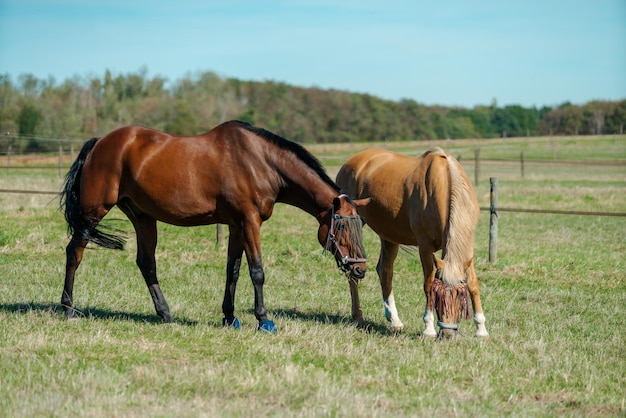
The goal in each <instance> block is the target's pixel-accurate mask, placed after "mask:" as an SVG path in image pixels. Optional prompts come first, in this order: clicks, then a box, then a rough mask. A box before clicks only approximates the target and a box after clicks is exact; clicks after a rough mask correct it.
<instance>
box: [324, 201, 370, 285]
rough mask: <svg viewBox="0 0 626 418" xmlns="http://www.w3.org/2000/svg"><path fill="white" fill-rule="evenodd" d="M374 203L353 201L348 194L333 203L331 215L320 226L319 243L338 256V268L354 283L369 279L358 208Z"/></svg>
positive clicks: (361, 222)
mask: <svg viewBox="0 0 626 418" xmlns="http://www.w3.org/2000/svg"><path fill="white" fill-rule="evenodd" d="M370 200H371V199H370V198H367V199H359V200H352V199H351V198H350V197H348V196H347V195H345V194H342V195H339V196H338V197H336V198H335V199H334V200H333V206H332V208H331V210H330V211H329V215H328V216H327V217H326V219H324V220H323V221H322V222H321V224H320V229H319V231H318V239H319V241H320V244H322V245H323V246H324V250H327V251H330V252H332V253H333V255H334V256H335V260H336V261H337V266H338V267H339V269H340V270H341V271H342V272H344V273H346V274H347V275H348V276H349V277H350V278H351V279H362V278H363V277H365V271H366V270H367V268H366V266H365V257H366V256H365V249H364V247H363V235H362V228H363V220H362V218H361V217H360V216H359V214H358V212H357V207H359V206H364V205H366V204H368V203H369V201H370Z"/></svg>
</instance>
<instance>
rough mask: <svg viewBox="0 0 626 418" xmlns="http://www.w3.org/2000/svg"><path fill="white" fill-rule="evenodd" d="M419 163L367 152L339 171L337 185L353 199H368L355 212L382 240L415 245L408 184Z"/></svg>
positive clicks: (412, 187)
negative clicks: (370, 198) (359, 214)
mask: <svg viewBox="0 0 626 418" xmlns="http://www.w3.org/2000/svg"><path fill="white" fill-rule="evenodd" d="M420 161H421V159H420V158H414V157H409V156H405V155H402V154H398V153H396V152H392V151H388V150H382V149H371V150H366V151H362V152H360V153H358V154H356V155H354V156H353V157H351V158H350V159H349V160H348V161H346V163H345V164H344V165H343V166H342V167H341V169H340V170H339V173H338V175H337V184H338V185H339V186H340V187H341V188H342V189H343V190H344V191H345V192H346V193H348V194H350V195H352V196H353V197H355V198H359V199H360V198H366V197H372V201H371V202H370V204H369V205H367V206H365V207H363V208H360V209H359V212H360V213H361V215H362V216H363V217H364V218H365V219H366V221H367V223H368V225H369V226H370V227H371V228H372V229H373V230H374V231H375V232H376V233H377V234H378V235H380V236H381V237H382V238H384V239H386V240H388V241H392V242H397V243H400V244H406V245H417V242H416V237H415V234H414V233H413V232H412V228H413V226H412V223H413V219H411V218H412V217H411V212H412V210H411V207H412V205H413V203H412V202H411V196H412V195H414V190H415V187H417V188H419V187H420V185H419V184H418V185H414V184H410V183H411V179H412V177H413V173H414V172H415V170H416V168H417V167H418V166H419V163H420Z"/></svg>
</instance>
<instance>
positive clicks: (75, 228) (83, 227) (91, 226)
mask: <svg viewBox="0 0 626 418" xmlns="http://www.w3.org/2000/svg"><path fill="white" fill-rule="evenodd" d="M98 139H99V138H92V139H90V140H89V141H87V142H86V143H85V145H84V146H83V148H82V149H81V150H80V153H79V154H78V157H77V158H76V161H74V163H73V164H72V167H70V171H69V172H68V173H67V175H66V176H65V183H64V185H63V189H62V190H61V211H62V212H63V213H64V215H65V220H66V221H67V230H68V232H69V233H70V235H72V236H73V237H77V238H82V239H84V240H85V241H88V242H93V243H94V244H97V245H99V246H101V247H105V248H111V249H114V250H121V249H123V248H124V239H123V238H121V237H119V236H116V235H113V234H108V233H106V232H102V231H100V230H98V229H97V228H96V222H94V221H91V220H88V219H85V217H84V215H83V210H82V207H81V205H80V178H81V175H82V171H83V165H84V164H85V160H86V159H87V156H88V155H89V153H90V152H91V150H92V148H93V147H94V145H96V142H97V141H98ZM111 229H112V228H111Z"/></svg>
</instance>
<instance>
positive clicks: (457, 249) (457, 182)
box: [431, 148, 477, 285]
mask: <svg viewBox="0 0 626 418" xmlns="http://www.w3.org/2000/svg"><path fill="white" fill-rule="evenodd" d="M431 151H432V152H433V153H434V154H437V155H441V156H444V157H445V159H446V161H447V162H448V168H449V172H450V211H449V214H448V226H447V228H446V229H445V231H446V235H445V236H444V240H443V244H442V245H443V249H442V259H443V261H444V263H445V265H444V268H443V269H442V271H441V272H440V277H441V279H442V280H443V282H444V283H446V284H449V285H457V284H459V283H461V282H463V281H465V280H466V277H465V270H466V269H467V267H468V262H469V261H470V260H471V259H472V258H473V257H474V229H475V228H476V223H477V219H476V217H475V213H476V212H475V211H476V207H475V204H474V201H475V199H474V197H473V193H474V191H473V189H472V185H471V184H470V183H469V181H468V179H467V176H464V175H463V174H462V171H461V170H462V168H461V167H460V164H459V162H458V161H457V160H455V159H454V158H452V157H451V156H449V155H447V154H446V153H445V152H444V151H443V150H442V149H441V148H434V149H433V150H431Z"/></svg>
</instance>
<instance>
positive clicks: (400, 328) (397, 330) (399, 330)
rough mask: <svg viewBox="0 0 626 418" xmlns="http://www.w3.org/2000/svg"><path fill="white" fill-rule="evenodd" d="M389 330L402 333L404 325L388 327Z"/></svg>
mask: <svg viewBox="0 0 626 418" xmlns="http://www.w3.org/2000/svg"><path fill="white" fill-rule="evenodd" d="M389 329H390V330H391V332H402V331H404V324H400V325H389Z"/></svg>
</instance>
